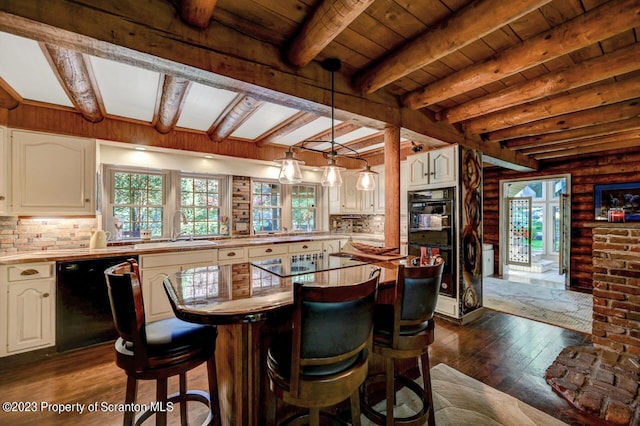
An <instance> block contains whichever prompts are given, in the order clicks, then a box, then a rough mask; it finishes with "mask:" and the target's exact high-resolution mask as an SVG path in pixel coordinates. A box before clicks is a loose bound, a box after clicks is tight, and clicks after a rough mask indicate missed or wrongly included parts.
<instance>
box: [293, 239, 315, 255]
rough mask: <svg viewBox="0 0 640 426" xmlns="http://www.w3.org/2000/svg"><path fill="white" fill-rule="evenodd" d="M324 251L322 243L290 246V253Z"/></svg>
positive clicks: (313, 242) (311, 242)
mask: <svg viewBox="0 0 640 426" xmlns="http://www.w3.org/2000/svg"><path fill="white" fill-rule="evenodd" d="M321 251H322V241H307V242H306V243H294V244H289V253H291V254H298V253H311V252H314V253H320V252H321Z"/></svg>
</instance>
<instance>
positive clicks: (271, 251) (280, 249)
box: [249, 244, 288, 259]
mask: <svg viewBox="0 0 640 426" xmlns="http://www.w3.org/2000/svg"><path fill="white" fill-rule="evenodd" d="M287 252H288V250H287V245H286V244H274V245H270V246H260V247H249V258H250V259H253V258H254V257H261V256H278V255H281V254H287Z"/></svg>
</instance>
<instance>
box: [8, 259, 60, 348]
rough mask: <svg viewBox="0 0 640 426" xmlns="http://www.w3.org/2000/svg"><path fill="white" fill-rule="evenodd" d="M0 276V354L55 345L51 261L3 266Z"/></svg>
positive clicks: (53, 287) (54, 298) (53, 274)
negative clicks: (0, 325)
mask: <svg viewBox="0 0 640 426" xmlns="http://www.w3.org/2000/svg"><path fill="white" fill-rule="evenodd" d="M1 277H2V278H0V291H1V297H0V307H1V308H2V309H0V312H2V314H0V315H2V317H0V320H1V321H2V322H3V325H2V331H1V332H0V333H1V334H0V343H1V344H2V347H1V348H0V356H6V355H13V354H17V353H21V352H26V351H31V350H35V349H41V348H45V347H49V346H53V345H54V344H55V329H56V327H55V300H56V297H55V295H56V293H55V291H56V282H55V263H54V262H45V263H33V264H31V263H24V264H19V265H11V266H4V267H2V269H1Z"/></svg>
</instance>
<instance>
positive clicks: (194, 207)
mask: <svg viewBox="0 0 640 426" xmlns="http://www.w3.org/2000/svg"><path fill="white" fill-rule="evenodd" d="M221 187H222V182H221V179H216V178H207V177H202V176H187V175H183V176H181V177H180V210H182V211H183V212H184V213H185V215H186V216H187V220H188V223H187V224H184V223H181V224H180V232H181V233H182V234H183V235H219V234H221V232H220V225H221V224H224V225H225V228H226V224H227V220H228V219H227V217H226V216H221V215H220V190H221ZM225 233H226V232H225Z"/></svg>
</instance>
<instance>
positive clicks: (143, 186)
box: [113, 172, 164, 238]
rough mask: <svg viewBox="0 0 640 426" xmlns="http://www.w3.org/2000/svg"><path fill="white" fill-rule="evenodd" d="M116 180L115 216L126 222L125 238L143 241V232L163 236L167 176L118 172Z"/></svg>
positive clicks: (114, 195)
mask: <svg viewBox="0 0 640 426" xmlns="http://www.w3.org/2000/svg"><path fill="white" fill-rule="evenodd" d="M113 180H114V182H113V215H114V216H116V217H118V218H120V220H122V222H123V234H124V236H125V238H138V237H140V230H141V229H150V230H151V235H152V236H154V237H160V236H162V218H163V204H164V179H163V176H162V175H154V174H146V173H128V172H115V173H114V179H113Z"/></svg>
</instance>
